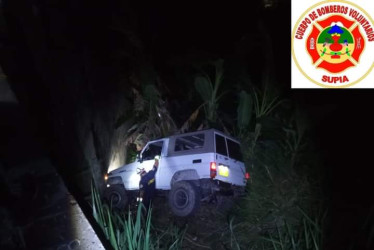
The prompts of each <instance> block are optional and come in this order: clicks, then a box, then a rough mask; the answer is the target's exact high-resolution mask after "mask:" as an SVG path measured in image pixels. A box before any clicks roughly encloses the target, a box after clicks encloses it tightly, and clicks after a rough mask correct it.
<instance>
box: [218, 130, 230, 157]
mask: <svg viewBox="0 0 374 250" xmlns="http://www.w3.org/2000/svg"><path fill="white" fill-rule="evenodd" d="M216 153H217V154H221V155H225V156H227V150H226V142H225V137H223V136H220V135H217V134H216Z"/></svg>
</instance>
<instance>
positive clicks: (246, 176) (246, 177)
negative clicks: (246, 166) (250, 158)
mask: <svg viewBox="0 0 374 250" xmlns="http://www.w3.org/2000/svg"><path fill="white" fill-rule="evenodd" d="M249 178H250V176H249V173H248V172H247V173H245V179H246V180H249Z"/></svg>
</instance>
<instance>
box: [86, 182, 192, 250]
mask: <svg viewBox="0 0 374 250" xmlns="http://www.w3.org/2000/svg"><path fill="white" fill-rule="evenodd" d="M91 188H92V193H91V195H92V209H93V216H94V218H95V219H96V222H97V223H98V224H99V226H100V227H101V229H102V230H103V232H104V234H105V237H106V238H107V240H109V242H110V244H111V245H112V246H113V248H114V249H116V250H122V249H130V250H152V249H168V250H177V249H180V248H181V246H182V243H183V238H184V233H185V230H186V229H183V230H180V229H179V228H177V227H175V226H170V227H168V228H166V229H165V230H163V231H162V233H161V234H160V233H158V232H157V229H156V228H154V227H153V226H152V208H149V209H148V210H146V209H145V207H144V205H143V204H142V203H139V206H138V208H137V210H136V211H135V212H132V211H129V212H128V213H127V216H126V215H124V214H122V213H119V212H115V211H113V210H111V209H110V207H109V206H108V205H107V204H103V203H102V201H101V200H100V197H99V195H98V193H97V191H96V189H95V187H94V185H93V184H91ZM145 211H147V212H146V213H145Z"/></svg>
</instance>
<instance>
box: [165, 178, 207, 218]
mask: <svg viewBox="0 0 374 250" xmlns="http://www.w3.org/2000/svg"><path fill="white" fill-rule="evenodd" d="M169 206H170V208H171V210H172V212H173V213H174V214H175V215H177V216H180V217H187V216H190V215H193V214H194V213H195V211H196V210H197V209H198V208H199V207H200V192H199V190H198V188H197V187H196V186H195V185H194V184H193V183H191V182H187V181H179V182H176V183H174V185H173V186H172V188H171V190H170V192H169Z"/></svg>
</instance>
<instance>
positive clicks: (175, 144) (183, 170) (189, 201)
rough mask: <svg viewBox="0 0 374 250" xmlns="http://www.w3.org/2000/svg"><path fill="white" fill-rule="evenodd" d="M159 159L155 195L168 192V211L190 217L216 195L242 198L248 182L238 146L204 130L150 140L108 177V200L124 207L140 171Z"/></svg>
mask: <svg viewBox="0 0 374 250" xmlns="http://www.w3.org/2000/svg"><path fill="white" fill-rule="evenodd" d="M156 156H159V157H160V159H159V167H158V170H157V173H156V177H155V180H156V189H157V190H158V191H157V192H158V193H161V192H164V191H165V192H167V193H168V199H169V206H170V208H171V210H172V212H173V213H174V214H175V215H177V216H181V217H185V216H189V215H192V214H193V213H194V212H195V211H196V210H197V209H198V208H199V206H200V203H201V201H208V200H211V199H212V198H214V197H215V196H216V195H220V194H224V195H233V196H234V195H235V196H236V195H240V194H243V193H244V189H245V186H246V183H247V180H248V178H249V174H248V173H247V172H246V168H245V165H244V163H243V159H242V154H241V150H240V143H239V141H238V140H236V139H234V138H233V137H231V136H227V135H225V134H224V133H222V132H220V131H218V130H215V129H208V130H202V131H196V132H191V133H185V134H178V135H173V136H170V137H167V138H162V139H158V140H154V141H150V142H148V143H147V144H146V146H145V147H144V148H143V150H142V151H141V152H140V154H139V156H138V159H137V161H136V162H133V163H130V164H127V165H124V166H122V167H120V168H118V169H116V170H113V171H111V172H110V173H108V175H107V181H106V183H107V190H106V192H105V194H106V195H105V197H106V199H108V200H110V201H111V204H112V206H114V207H116V208H118V209H124V208H125V207H126V206H127V205H128V202H129V200H130V199H131V198H134V197H136V194H137V193H138V191H139V181H140V176H139V174H137V169H138V168H144V169H145V170H147V171H149V170H151V169H152V167H153V163H154V159H155V157H156Z"/></svg>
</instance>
